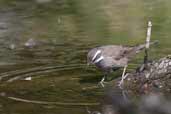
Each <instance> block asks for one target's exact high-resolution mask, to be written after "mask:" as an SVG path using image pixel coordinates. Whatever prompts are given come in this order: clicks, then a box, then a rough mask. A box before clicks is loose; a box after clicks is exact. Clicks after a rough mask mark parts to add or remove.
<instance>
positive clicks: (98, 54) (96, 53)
mask: <svg viewBox="0 0 171 114" xmlns="http://www.w3.org/2000/svg"><path fill="white" fill-rule="evenodd" d="M103 59H104V57H103V56H102V51H101V50H97V49H96V50H91V51H90V52H89V53H88V55H87V64H88V65H90V64H96V63H98V62H100V61H101V60H103Z"/></svg>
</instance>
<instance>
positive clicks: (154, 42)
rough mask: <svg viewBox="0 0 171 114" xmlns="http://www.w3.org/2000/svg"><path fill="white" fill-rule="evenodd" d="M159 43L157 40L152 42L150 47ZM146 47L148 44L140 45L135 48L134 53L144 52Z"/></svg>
mask: <svg viewBox="0 0 171 114" xmlns="http://www.w3.org/2000/svg"><path fill="white" fill-rule="evenodd" d="M158 43H159V41H158V40H155V41H153V42H150V45H154V44H158ZM145 47H146V44H141V45H138V46H135V48H134V51H135V52H136V53H139V52H140V51H141V50H143V49H144V48H145Z"/></svg>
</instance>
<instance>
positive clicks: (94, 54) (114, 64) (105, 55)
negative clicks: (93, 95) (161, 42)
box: [87, 41, 157, 86]
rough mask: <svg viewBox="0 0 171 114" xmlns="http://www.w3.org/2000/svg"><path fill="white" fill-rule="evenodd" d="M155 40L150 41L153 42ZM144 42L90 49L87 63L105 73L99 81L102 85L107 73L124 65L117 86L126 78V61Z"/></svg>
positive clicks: (142, 46) (143, 45)
mask: <svg viewBox="0 0 171 114" xmlns="http://www.w3.org/2000/svg"><path fill="white" fill-rule="evenodd" d="M155 43H157V41H154V42H151V43H150V45H151V44H155ZM145 45H146V44H141V45H138V46H132V47H130V46H122V45H106V46H100V47H96V48H93V49H91V50H90V51H89V52H88V54H87V62H88V64H94V65H95V66H96V67H97V68H99V69H100V70H102V71H103V72H104V73H105V75H104V77H103V78H102V80H101V81H100V83H101V84H102V85H103V82H104V80H105V77H106V75H107V74H108V73H111V72H112V71H115V70H117V69H119V68H122V67H124V70H123V73H122V79H121V81H120V84H119V86H121V85H122V84H123V80H124V79H125V78H126V75H125V71H126V68H127V65H128V62H129V61H130V60H131V59H132V58H133V57H134V56H135V55H136V54H137V53H139V52H140V51H141V50H143V49H144V48H145Z"/></svg>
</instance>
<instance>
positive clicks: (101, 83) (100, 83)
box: [99, 81, 107, 88]
mask: <svg viewBox="0 0 171 114" xmlns="http://www.w3.org/2000/svg"><path fill="white" fill-rule="evenodd" d="M105 83H107V82H105V81H100V82H99V85H100V86H101V87H103V88H104V87H105Z"/></svg>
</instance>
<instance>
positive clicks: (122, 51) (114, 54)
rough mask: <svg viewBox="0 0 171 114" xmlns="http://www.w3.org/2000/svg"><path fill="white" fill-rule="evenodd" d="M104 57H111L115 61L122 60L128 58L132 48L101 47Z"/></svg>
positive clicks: (117, 46)
mask: <svg viewBox="0 0 171 114" xmlns="http://www.w3.org/2000/svg"><path fill="white" fill-rule="evenodd" d="M101 49H102V50H103V51H102V54H103V56H104V57H111V58H113V59H115V60H120V59H121V58H123V57H126V56H127V55H128V54H129V53H130V52H131V50H132V47H125V46H121V45H109V46H103V47H101Z"/></svg>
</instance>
